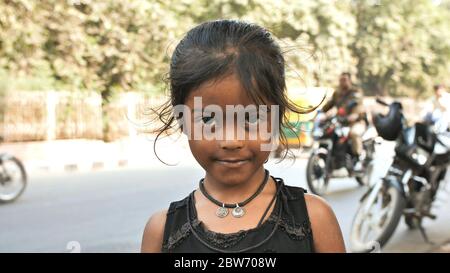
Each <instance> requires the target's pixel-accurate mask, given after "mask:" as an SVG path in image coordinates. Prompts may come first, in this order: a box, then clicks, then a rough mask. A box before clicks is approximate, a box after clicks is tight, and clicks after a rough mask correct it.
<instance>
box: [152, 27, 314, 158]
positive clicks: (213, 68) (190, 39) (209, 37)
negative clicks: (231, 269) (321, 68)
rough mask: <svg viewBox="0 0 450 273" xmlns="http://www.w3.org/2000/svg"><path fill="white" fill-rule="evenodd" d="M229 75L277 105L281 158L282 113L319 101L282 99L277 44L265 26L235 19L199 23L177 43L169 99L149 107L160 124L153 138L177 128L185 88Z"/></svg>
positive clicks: (284, 120)
mask: <svg viewBox="0 0 450 273" xmlns="http://www.w3.org/2000/svg"><path fill="white" fill-rule="evenodd" d="M233 73H235V74H236V75H237V77H238V79H239V81H240V83H241V84H242V86H243V88H244V89H245V90H246V91H247V92H248V95H249V97H250V98H251V99H252V100H253V101H254V102H255V104H257V105H260V104H267V103H268V102H272V103H274V104H275V105H279V120H280V124H279V132H280V144H281V145H282V146H284V151H285V152H284V155H283V157H282V158H283V159H284V158H285V157H286V155H287V153H288V152H289V149H288V145H287V139H286V135H285V134H284V133H283V127H284V128H290V129H291V130H292V127H291V126H290V125H289V123H288V117H287V115H286V114H287V111H291V112H294V113H298V114H305V113H309V112H311V111H313V110H314V109H315V108H316V107H317V106H318V105H317V106H316V107H313V106H306V107H305V106H299V105H296V104H294V103H293V102H292V101H291V100H290V99H289V98H288V97H287V95H286V80H285V60H284V57H283V53H282V51H281V49H280V47H279V45H278V44H277V42H276V41H275V40H274V39H273V37H272V35H271V34H270V32H269V31H268V30H266V29H265V28H262V27H260V26H258V25H256V24H251V23H247V22H243V21H237V20H216V21H208V22H205V23H202V24H200V25H198V26H196V27H194V28H193V29H191V30H190V31H189V32H187V34H186V35H185V37H184V38H183V39H182V40H181V41H180V42H179V43H178V45H177V46H176V48H175V51H174V52H173V55H172V58H171V62H170V71H169V77H168V82H169V90H170V100H169V101H168V102H167V103H166V104H164V105H162V106H161V107H160V108H159V109H157V110H156V111H154V112H155V113H156V114H157V117H158V119H159V121H160V122H162V124H163V125H162V126H161V127H160V128H158V129H157V130H156V132H157V137H156V140H157V139H158V138H159V137H160V136H161V134H163V133H164V132H166V133H167V132H168V131H171V130H173V129H175V130H176V129H178V128H176V126H177V124H178V123H177V118H178V117H174V116H173V112H172V107H173V106H176V105H180V104H184V103H185V100H186V98H187V96H188V95H189V92H191V91H192V90H194V89H196V88H198V87H199V86H200V85H201V84H203V83H205V82H207V81H210V80H214V79H219V78H222V77H224V76H227V75H229V74H233ZM156 140H155V143H156ZM154 148H155V146H154ZM155 153H156V151H155Z"/></svg>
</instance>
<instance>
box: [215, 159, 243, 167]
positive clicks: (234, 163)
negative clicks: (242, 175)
mask: <svg viewBox="0 0 450 273" xmlns="http://www.w3.org/2000/svg"><path fill="white" fill-rule="evenodd" d="M216 161H217V163H219V164H220V165H223V166H225V167H229V168H237V167H240V166H242V165H244V164H246V163H248V162H249V160H248V159H217V160H216Z"/></svg>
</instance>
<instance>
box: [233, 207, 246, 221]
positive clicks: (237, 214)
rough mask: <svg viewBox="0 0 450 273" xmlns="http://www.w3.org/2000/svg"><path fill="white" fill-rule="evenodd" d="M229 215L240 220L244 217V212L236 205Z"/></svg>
mask: <svg viewBox="0 0 450 273" xmlns="http://www.w3.org/2000/svg"><path fill="white" fill-rule="evenodd" d="M231 214H232V215H233V216H234V217H236V218H241V217H242V216H244V215H245V210H244V208H242V207H239V206H238V205H237V204H236V207H235V208H234V209H233V211H232V212H231Z"/></svg>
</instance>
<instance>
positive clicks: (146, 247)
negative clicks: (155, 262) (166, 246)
mask: <svg viewBox="0 0 450 273" xmlns="http://www.w3.org/2000/svg"><path fill="white" fill-rule="evenodd" d="M166 215H167V210H163V211H160V212H157V213H155V214H153V215H152V217H150V219H149V220H148V222H147V225H146V226H145V230H144V235H143V236H142V245H141V252H146V253H159V252H161V246H162V243H163V235H164V226H165V224H166Z"/></svg>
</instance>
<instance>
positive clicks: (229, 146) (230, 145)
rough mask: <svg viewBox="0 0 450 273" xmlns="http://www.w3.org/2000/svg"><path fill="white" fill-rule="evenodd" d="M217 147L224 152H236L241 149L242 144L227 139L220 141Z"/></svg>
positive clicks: (238, 141) (239, 141) (241, 142)
mask: <svg viewBox="0 0 450 273" xmlns="http://www.w3.org/2000/svg"><path fill="white" fill-rule="evenodd" d="M219 146H220V148H221V149H225V150H237V149H241V148H242V147H243V146H244V142H243V141H241V140H236V139H231V140H230V139H228V140H222V141H220V142H219Z"/></svg>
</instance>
